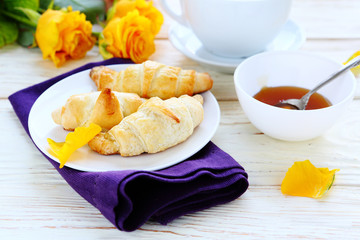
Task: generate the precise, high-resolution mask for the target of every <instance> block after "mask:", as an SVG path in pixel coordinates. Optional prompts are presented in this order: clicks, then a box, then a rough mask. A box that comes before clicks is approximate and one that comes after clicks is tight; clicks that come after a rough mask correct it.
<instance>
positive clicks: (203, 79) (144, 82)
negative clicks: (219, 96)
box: [90, 60, 213, 99]
mask: <svg viewBox="0 0 360 240" xmlns="http://www.w3.org/2000/svg"><path fill="white" fill-rule="evenodd" d="M90 77H91V79H93V81H94V82H95V84H96V86H97V87H98V90H102V89H104V88H111V89H112V90H113V91H119V92H133V93H137V94H138V95H139V96H141V97H144V98H150V97H160V98H161V99H168V98H171V97H179V96H181V95H184V94H187V95H190V96H192V95H193V94H197V93H201V92H205V91H207V90H210V89H211V88H212V86H213V80H212V78H211V77H210V75H209V74H208V73H197V72H196V71H194V70H183V69H181V68H179V67H172V66H167V65H164V64H161V63H158V62H154V61H150V60H148V61H146V62H144V63H142V64H134V65H131V66H129V67H128V68H126V69H125V70H123V71H120V72H116V71H114V70H111V69H108V68H107V67H104V66H102V67H95V68H93V69H92V70H91V72H90Z"/></svg>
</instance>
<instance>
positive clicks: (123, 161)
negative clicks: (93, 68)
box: [29, 64, 220, 172]
mask: <svg viewBox="0 0 360 240" xmlns="http://www.w3.org/2000/svg"><path fill="white" fill-rule="evenodd" d="M128 66H129V65H125V64H120V65H110V66H109V67H110V68H113V69H115V70H117V71H119V70H122V69H125V68H126V67H128ZM89 72H90V70H86V71H83V72H79V73H77V74H74V75H71V76H69V77H67V78H65V79H64V80H62V81H60V82H58V83H56V84H54V85H53V86H51V87H50V88H49V89H47V90H46V91H45V92H44V93H43V94H41V96H40V97H39V98H38V99H37V100H36V102H35V103H34V105H33V107H32V108H31V111H30V114H29V131H30V135H31V137H32V139H33V141H34V143H35V144H36V146H37V147H38V148H39V149H40V150H41V151H42V152H43V153H45V154H46V155H47V156H48V157H49V158H51V159H53V160H55V161H57V162H59V160H58V159H57V158H55V157H53V156H52V155H51V154H49V152H48V150H49V145H48V143H47V138H51V139H53V140H54V141H57V142H63V141H64V140H65V137H66V135H67V134H68V133H69V132H68V131H65V130H64V129H63V128H62V127H61V126H59V125H57V124H55V123H54V122H53V120H52V118H51V112H52V111H53V110H55V109H57V108H58V107H60V106H62V105H64V104H65V102H66V100H67V99H68V98H69V97H70V96H71V95H74V94H80V93H86V92H91V91H96V86H95V84H94V83H93V81H92V80H91V79H90V77H89ZM202 96H203V97H204V120H203V122H202V123H201V124H200V125H199V126H198V127H197V128H196V129H195V130H194V133H193V134H192V135H191V136H190V137H189V138H188V139H187V140H186V141H185V142H183V143H180V144H178V145H176V146H174V147H172V148H169V149H167V150H165V151H163V152H159V153H155V154H141V155H139V156H134V157H121V156H120V155H111V156H103V155H100V154H98V153H96V152H93V151H92V150H91V149H90V148H89V147H88V146H87V145H86V146H84V147H82V148H80V149H78V150H77V151H76V152H75V153H74V154H73V155H71V157H70V158H69V160H68V162H67V163H66V164H65V165H66V166H67V167H70V168H74V169H77V170H82V171H91V172H93V171H113V170H127V169H137V170H158V169H162V168H166V167H169V166H171V165H174V164H176V163H179V162H181V161H183V160H185V159H187V158H188V157H190V156H192V155H193V154H195V153H196V152H198V151H199V150H200V149H201V148H203V147H204V146H205V145H206V144H207V143H208V142H209V141H210V140H211V138H212V136H213V135H214V134H215V132H216V129H217V127H218V125H219V122H220V108H219V105H218V102H217V101H216V99H215V97H214V96H213V95H212V94H211V92H209V91H208V92H205V93H202Z"/></svg>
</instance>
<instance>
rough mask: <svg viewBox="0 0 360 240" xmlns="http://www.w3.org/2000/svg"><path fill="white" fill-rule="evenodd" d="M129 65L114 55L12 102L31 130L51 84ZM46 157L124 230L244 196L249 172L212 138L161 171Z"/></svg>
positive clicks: (15, 96)
mask: <svg viewBox="0 0 360 240" xmlns="http://www.w3.org/2000/svg"><path fill="white" fill-rule="evenodd" d="M126 63H127V64H129V63H132V62H131V61H130V60H126V59H119V58H113V59H109V60H105V61H102V62H97V63H89V64H86V65H84V66H82V67H79V68H77V69H75V70H73V71H70V72H68V73H65V74H62V75H60V76H57V77H54V78H52V79H50V80H47V81H45V82H42V83H40V84H37V85H34V86H32V87H29V88H26V89H23V90H21V91H18V92H16V93H14V94H12V95H11V96H10V97H9V100H10V102H11V104H12V106H13V108H14V110H15V112H16V114H17V116H18V117H19V119H20V121H21V123H22V125H23V127H24V129H25V131H26V132H27V133H28V134H29V129H28V116H29V112H30V109H31V107H32V105H33V104H34V102H35V101H36V99H37V98H38V97H39V96H40V95H41V94H42V93H43V92H44V91H45V90H46V89H47V88H49V87H50V86H52V85H53V84H55V83H56V82H58V81H61V80H62V79H64V78H65V77H67V76H70V75H72V74H74V73H77V72H80V71H83V70H86V69H90V68H92V67H94V66H98V65H111V64H126ZM29 136H30V135H29ZM44 156H45V158H47V159H48V160H49V162H50V163H51V164H52V165H53V166H54V167H55V168H56V169H57V170H58V172H59V173H60V174H61V176H62V177H63V178H64V179H65V180H66V181H67V182H68V184H69V185H70V186H71V187H72V188H73V189H74V190H75V191H76V192H78V193H79V194H80V195H81V196H82V197H83V198H85V199H86V200H87V201H88V202H89V203H91V204H92V205H94V206H95V207H96V208H98V209H99V211H100V212H101V213H102V214H103V215H104V216H105V217H106V218H107V219H108V220H109V221H110V222H112V223H113V224H114V226H116V227H117V228H118V229H120V230H123V231H134V230H136V229H137V228H139V227H141V226H142V225H143V224H144V223H145V222H146V221H148V220H155V221H158V222H159V223H161V224H167V223H168V222H170V221H172V220H173V219H175V218H177V217H180V216H182V215H184V214H187V213H192V212H195V211H199V210H202V209H206V208H209V207H212V206H215V205H218V204H223V203H227V202H230V201H232V200H234V199H236V198H238V197H239V196H241V195H242V194H243V193H244V192H245V191H246V190H247V188H248V185H249V183H248V180H247V173H246V172H245V170H244V169H243V168H242V167H241V166H240V165H239V164H238V163H237V162H236V161H235V160H234V159H233V158H232V157H230V156H229V155H228V154H227V153H225V152H223V151H222V150H221V149H219V148H218V147H217V146H216V145H214V144H213V143H212V142H209V143H208V144H207V145H206V146H205V147H204V148H203V149H202V150H200V151H199V152H198V153H196V154H195V155H194V156H192V157H190V158H189V159H187V160H185V161H183V162H181V163H178V164H177V165H174V166H171V167H168V168H166V169H162V170H158V171H139V170H136V171H135V170H126V171H108V172H83V171H78V170H74V169H71V168H67V167H64V168H62V169H59V164H58V163H57V162H55V161H53V160H51V159H50V158H48V157H46V155H44Z"/></svg>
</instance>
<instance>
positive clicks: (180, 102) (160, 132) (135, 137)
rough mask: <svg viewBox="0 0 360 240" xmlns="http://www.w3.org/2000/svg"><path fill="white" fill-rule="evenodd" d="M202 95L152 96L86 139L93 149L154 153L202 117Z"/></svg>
mask: <svg viewBox="0 0 360 240" xmlns="http://www.w3.org/2000/svg"><path fill="white" fill-rule="evenodd" d="M202 103H203V98H202V96H201V95H195V96H194V97H190V96H188V95H183V96H181V97H179V98H175V97H174V98H170V99H167V100H161V99H160V98H158V97H153V98H150V99H149V100H147V101H146V102H144V103H143V104H142V105H141V106H140V107H139V109H138V111H137V112H135V113H133V114H131V115H130V116H127V117H125V118H124V119H123V120H122V121H121V122H120V123H119V124H118V125H116V126H114V127H113V128H112V129H110V130H109V131H108V132H105V133H104V132H103V133H99V134H98V135H97V136H95V138H93V139H92V140H91V141H90V142H89V146H90V148H91V149H92V150H94V151H96V152H98V153H100V154H104V155H109V154H116V153H119V154H121V156H135V155H139V154H141V153H143V152H147V153H156V152H160V151H163V150H165V149H168V148H170V147H172V146H175V145H177V144H178V143H181V142H183V141H185V140H186V139H187V138H188V137H189V136H190V135H191V134H192V133H193V131H194V128H195V127H196V126H198V125H199V124H200V123H201V121H202V120H203V115H204V110H203V106H202Z"/></svg>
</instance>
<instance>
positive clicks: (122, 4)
mask: <svg viewBox="0 0 360 240" xmlns="http://www.w3.org/2000/svg"><path fill="white" fill-rule="evenodd" d="M114 8H115V12H114V16H113V17H120V18H121V17H124V16H126V14H127V13H128V12H130V11H133V10H135V9H136V10H138V11H139V14H140V15H142V16H145V17H147V18H148V19H150V21H151V23H152V24H151V31H152V33H153V34H154V35H156V34H158V33H159V31H160V28H161V25H162V24H163V22H164V17H163V15H162V14H161V12H160V11H159V10H158V9H156V8H155V7H154V6H153V2H152V1H145V0H119V1H118V2H117V3H116V4H115V6H114Z"/></svg>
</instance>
